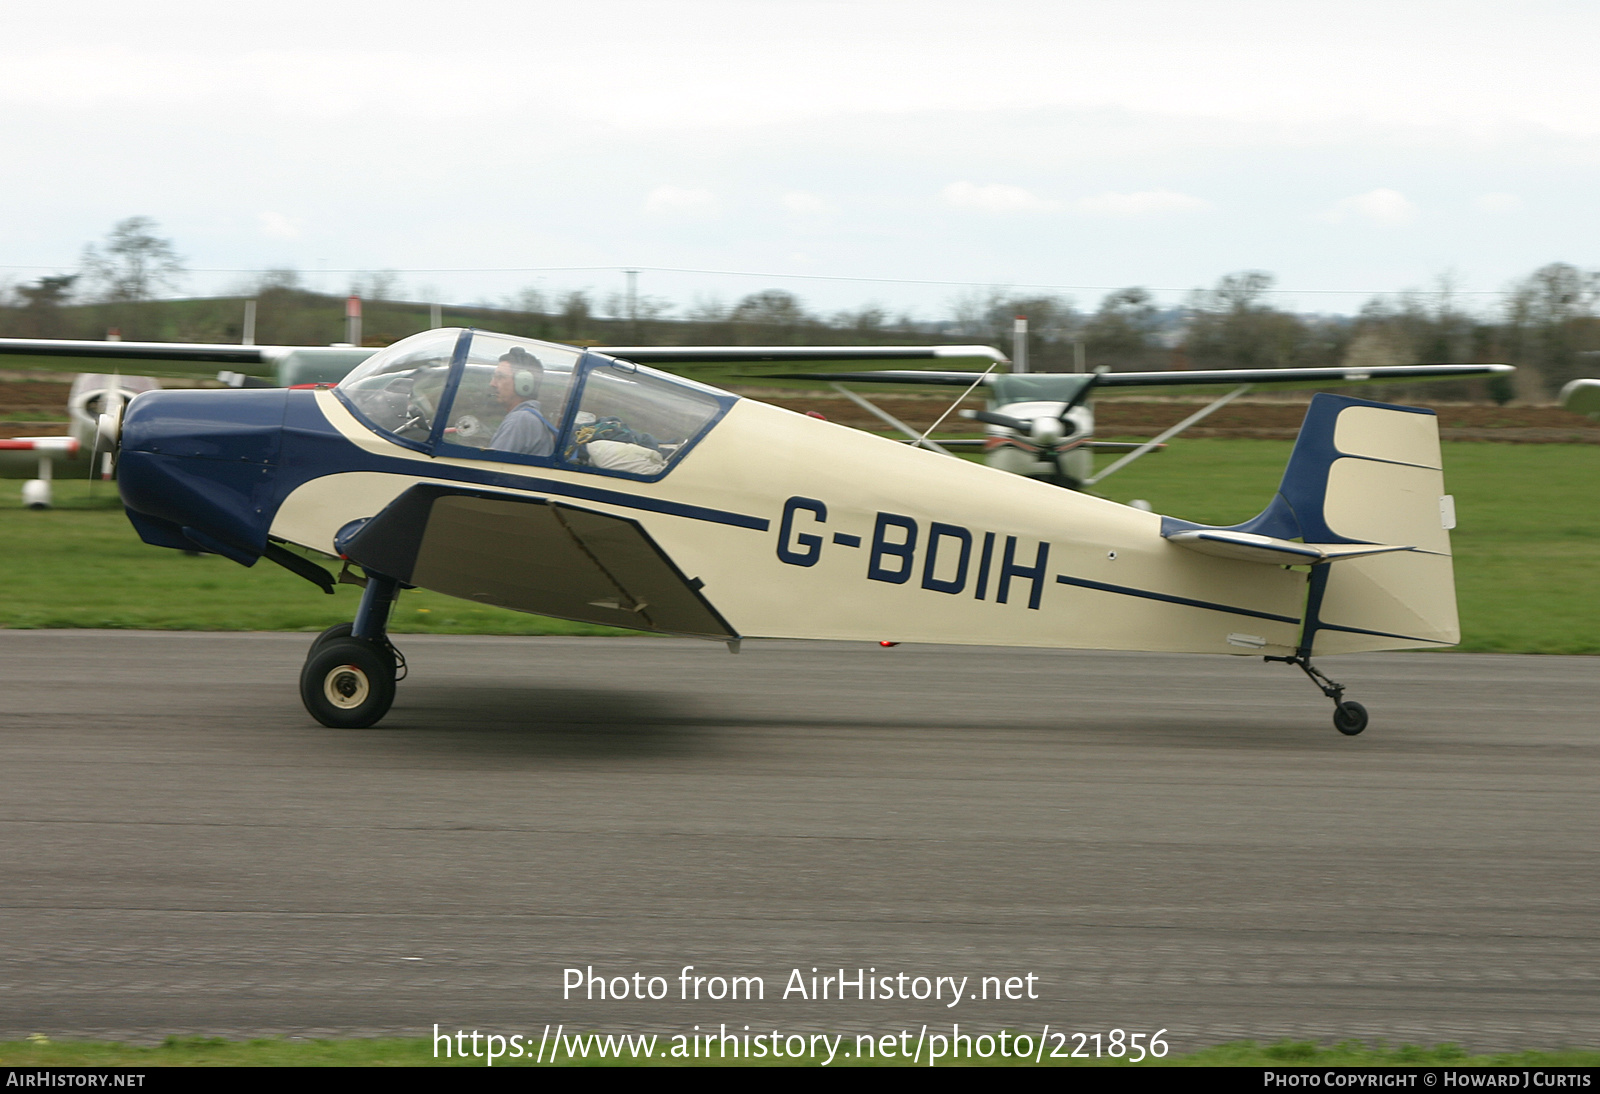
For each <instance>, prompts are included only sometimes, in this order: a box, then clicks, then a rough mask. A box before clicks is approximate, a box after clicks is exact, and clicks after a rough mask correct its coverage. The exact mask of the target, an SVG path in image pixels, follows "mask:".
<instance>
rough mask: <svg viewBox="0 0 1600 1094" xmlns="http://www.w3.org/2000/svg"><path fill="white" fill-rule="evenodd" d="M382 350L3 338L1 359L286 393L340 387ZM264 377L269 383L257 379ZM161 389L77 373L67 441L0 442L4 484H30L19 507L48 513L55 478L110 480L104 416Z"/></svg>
mask: <svg viewBox="0 0 1600 1094" xmlns="http://www.w3.org/2000/svg"><path fill="white" fill-rule="evenodd" d="M376 352H378V351H377V350H376V349H360V348H356V347H351V346H238V345H232V344H227V343H224V344H220V345H207V344H203V343H189V342H123V341H120V340H114V339H108V340H106V341H103V342H102V341H89V340H75V339H58V338H0V357H7V358H13V359H14V358H22V360H21V361H19V362H17V363H18V364H20V366H21V367H27V364H28V363H29V362H28V360H27V359H28V358H36V359H43V362H42V363H55V362H57V361H59V360H61V359H63V358H66V359H72V360H81V361H83V362H85V363H86V364H90V365H94V364H99V363H101V362H106V361H114V362H117V363H118V364H119V365H120V364H121V363H122V362H128V363H129V364H130V365H132V366H133V367H136V368H137V367H145V368H150V369H152V370H159V371H161V372H163V373H166V374H169V375H170V374H179V375H183V374H190V375H199V376H205V377H206V378H209V377H210V375H211V373H212V371H213V370H214V369H215V367H216V366H217V365H218V364H229V365H234V366H236V367H238V368H247V369H251V370H252V372H253V373H255V375H247V374H246V373H242V372H224V373H223V374H222V377H223V379H224V382H232V383H233V384H234V385H235V386H239V385H248V386H265V387H288V386H291V385H293V384H302V383H317V382H327V383H336V382H338V381H339V380H340V379H342V378H343V377H344V375H345V374H346V373H348V372H349V371H350V370H351V369H353V368H355V367H356V366H357V365H359V364H360V363H361V362H362V361H365V360H366V359H367V358H368V357H371V356H372V355H373V354H374V353H376ZM262 373H265V375H266V378H263V377H262V376H261V375H260V374H262ZM160 386H161V381H160V380H159V379H158V378H157V377H154V376H123V375H121V374H105V373H98V372H84V373H79V374H78V376H77V378H76V379H74V380H73V383H72V390H71V391H70V392H69V393H68V395H67V417H68V427H67V435H66V436H64V437H12V438H0V478H8V479H27V480H28V481H27V482H26V483H24V484H23V487H22V502H23V504H24V505H25V506H27V507H28V508H30V509H48V508H50V506H51V504H52V503H53V501H54V497H53V494H54V491H53V489H52V482H53V481H54V479H55V478H57V477H66V478H85V477H88V478H93V477H96V476H98V477H102V478H109V477H110V474H109V464H107V462H106V459H105V457H106V449H105V448H104V447H103V446H97V444H96V435H97V429H98V422H99V418H100V416H101V415H102V414H111V415H113V416H116V415H119V414H120V413H121V409H122V407H123V406H124V405H126V403H127V402H128V400H130V399H132V398H133V397H134V396H135V395H138V394H139V393H140V392H143V391H151V390H154V389H156V388H159V387H160Z"/></svg>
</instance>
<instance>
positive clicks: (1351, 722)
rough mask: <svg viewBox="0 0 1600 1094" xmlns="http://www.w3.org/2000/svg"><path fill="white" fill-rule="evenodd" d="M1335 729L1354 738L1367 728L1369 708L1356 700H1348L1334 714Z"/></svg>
mask: <svg viewBox="0 0 1600 1094" xmlns="http://www.w3.org/2000/svg"><path fill="white" fill-rule="evenodd" d="M1333 728H1334V729H1337V730H1338V731H1339V732H1340V733H1343V734H1344V735H1345V736H1346V737H1354V736H1355V735H1356V734H1357V733H1360V732H1361V731H1362V730H1363V729H1366V728H1367V708H1366V707H1364V706H1362V705H1361V704H1360V703H1358V702H1356V701H1355V700H1354V699H1346V700H1345V701H1344V702H1342V703H1340V704H1339V706H1338V707H1337V709H1335V710H1334V712H1333Z"/></svg>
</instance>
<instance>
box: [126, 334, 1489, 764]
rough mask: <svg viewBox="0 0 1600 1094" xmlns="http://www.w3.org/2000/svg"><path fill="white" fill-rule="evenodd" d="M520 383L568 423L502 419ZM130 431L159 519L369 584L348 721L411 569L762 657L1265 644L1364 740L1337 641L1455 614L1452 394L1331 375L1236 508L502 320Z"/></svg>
mask: <svg viewBox="0 0 1600 1094" xmlns="http://www.w3.org/2000/svg"><path fill="white" fill-rule="evenodd" d="M529 359H535V360H536V365H535V366H534V367H533V368H529V367H527V366H526V365H523V364H519V363H518V362H523V361H527V360H529ZM535 369H536V370H537V371H535ZM519 370H520V372H521V373H522V374H520V375H519V374H518V373H519ZM513 390H515V393H516V396H515V398H513V397H511V396H510V395H509V393H510V392H511V391H513ZM517 399H524V400H530V401H532V402H534V403H535V404H536V406H535V411H536V412H537V413H538V414H539V416H540V420H541V421H546V422H547V423H549V425H550V426H551V432H550V433H549V434H547V435H545V439H546V440H549V441H551V442H553V443H551V444H548V445H544V446H543V447H534V448H516V447H513V446H509V445H510V442H502V441H501V437H502V435H503V431H502V429H501V428H500V427H501V425H502V424H503V423H502V419H507V418H509V417H510V416H511V415H512V414H514V413H519V412H521V409H522V404H518V405H516V406H513V405H512V404H513V403H516V400H517ZM511 432H512V433H514V432H515V431H514V430H513V431H511ZM104 433H105V435H106V437H107V439H108V441H115V442H116V443H117V444H118V446H119V448H118V451H119V452H120V455H119V457H118V459H119V466H120V477H119V486H120V490H121V494H122V498H123V502H124V505H125V507H126V509H127V512H128V516H129V519H130V520H131V521H132V523H133V525H134V527H135V528H136V529H137V531H138V533H139V535H140V536H141V538H143V539H144V540H145V541H146V542H147V543H151V544H154V545H157V546H164V547H170V548H176V549H182V550H194V549H196V548H198V549H200V550H204V551H208V552H212V553H215V554H220V555H223V556H225V557H227V558H231V559H233V560H234V561H236V562H239V563H240V564H242V565H246V566H250V565H254V564H255V563H256V562H258V561H259V560H260V559H263V558H265V559H267V560H269V561H271V562H274V563H277V564H279V565H282V566H284V567H285V568H287V569H289V570H291V571H293V572H294V573H296V574H298V575H300V576H301V577H304V578H306V579H307V580H308V581H310V582H312V583H314V584H316V585H318V586H320V587H322V588H323V589H324V590H325V591H328V592H331V591H332V590H333V586H334V584H335V581H336V579H335V577H334V576H333V574H332V573H330V572H329V571H328V570H326V569H324V568H323V566H321V565H319V564H318V563H317V562H315V561H313V560H312V559H311V558H309V557H307V555H306V554H303V553H298V552H296V551H292V550H290V549H289V547H290V546H297V547H299V548H302V549H304V550H306V551H309V552H312V553H315V554H319V555H321V556H323V557H325V558H328V559H334V560H341V561H342V562H343V564H344V568H345V572H344V573H343V574H341V576H340V578H339V579H338V580H348V581H352V582H354V583H356V584H360V585H363V586H364V590H363V594H362V599H361V605H360V607H359V608H358V610H357V612H356V617H355V619H354V621H353V622H352V623H351V624H349V625H341V626H339V627H335V628H331V629H330V630H329V631H327V632H325V633H324V634H323V635H321V636H319V637H318V639H317V640H316V641H315V642H313V644H312V646H311V649H310V651H309V653H308V655H307V659H306V663H305V666H304V668H303V669H302V672H301V678H300V690H301V698H302V700H303V701H304V702H305V704H306V708H307V710H308V711H310V713H311V714H312V715H313V716H314V717H315V718H317V719H318V720H319V721H321V722H323V724H325V725H329V726H347V727H357V726H365V725H371V724H373V723H374V722H376V721H377V720H379V719H380V718H382V717H383V715H384V714H385V713H386V712H387V710H388V709H389V706H390V704H391V702H392V701H393V697H394V686H395V682H396V680H397V679H398V678H399V675H400V670H401V667H402V666H403V664H404V662H403V660H402V659H401V658H400V657H399V656H398V654H397V653H396V652H395V650H394V647H393V645H392V644H391V643H390V642H389V639H388V633H387V626H388V618H389V613H390V611H391V609H392V606H393V604H394V601H395V598H396V596H397V595H398V594H399V592H400V590H401V589H403V588H407V587H425V588H430V589H433V590H436V591H438V592H442V593H445V594H447V595H452V596H459V597H462V598H464V599H468V600H473V601H477V602H480V603H488V604H495V605H499V606H502V607H506V608H511V609H513V610H519V611H528V612H534V613H537V614H542V615H553V616H558V617H562V618H567V619H574V620H581V621H588V622H601V623H608V624H614V625H622V626H628V627H633V628H637V629H643V630H655V631H661V632H665V633H672V634H683V635H692V636H698V637H702V638H712V639H718V640H722V641H726V642H728V643H729V644H730V647H731V648H733V649H734V650H735V651H736V650H737V646H738V643H739V642H740V641H741V640H742V639H743V638H746V637H787V638H821V639H846V640H888V639H894V640H903V641H927V642H940V643H972V644H993V645H1013V646H1044V647H1055V648H1100V649H1124V650H1149V651H1181V652H1197V653H1234V654H1255V655H1259V656H1262V657H1264V658H1265V659H1267V660H1269V661H1279V662H1283V663H1287V664H1292V665H1295V666H1298V667H1299V668H1300V669H1302V670H1303V671H1304V672H1305V673H1306V674H1307V675H1308V676H1309V677H1310V678H1311V679H1312V680H1313V681H1314V682H1315V683H1316V685H1317V686H1318V687H1319V688H1320V689H1321V690H1322V691H1323V693H1324V694H1325V695H1327V696H1328V697H1329V698H1330V699H1332V700H1333V701H1334V703H1335V718H1334V722H1335V725H1336V727H1337V728H1338V729H1339V731H1340V732H1342V733H1345V734H1349V735H1353V734H1357V733H1360V732H1361V731H1362V730H1363V729H1364V728H1365V726H1366V724H1367V715H1366V711H1365V709H1364V708H1363V707H1362V706H1361V704H1359V703H1356V702H1353V701H1350V700H1346V699H1345V698H1344V688H1343V686H1341V685H1339V684H1336V683H1334V682H1333V681H1331V680H1329V679H1328V678H1327V677H1326V676H1325V675H1323V674H1322V673H1321V672H1320V671H1319V670H1318V669H1316V668H1314V667H1313V665H1312V663H1311V659H1312V656H1313V654H1314V653H1318V654H1320V653H1341V652H1356V651H1362V650H1381V649H1411V648H1429V647H1437V646H1446V645H1452V644H1454V643H1455V642H1456V641H1457V640H1458V639H1459V628H1458V624H1457V620H1456V609H1455V591H1454V585H1453V580H1452V577H1451V561H1450V543H1449V529H1450V528H1451V527H1453V526H1454V517H1453V513H1454V507H1453V503H1452V502H1451V499H1450V498H1449V497H1448V496H1446V495H1445V494H1444V493H1443V476H1442V471H1441V469H1440V462H1439V443H1438V430H1437V427H1436V424H1435V419H1434V417H1433V414H1432V412H1430V411H1425V410H1417V409H1415V408H1408V407H1393V406H1386V405H1384V404H1381V403H1372V402H1367V401H1364V400H1359V399H1351V398H1346V397H1341V396H1335V395H1328V394H1319V395H1317V396H1315V397H1314V398H1313V400H1312V402H1311V404H1310V407H1309V409H1308V412H1307V417H1306V424H1305V425H1304V427H1303V428H1302V430H1301V434H1300V439H1299V441H1298V442H1297V443H1296V446H1295V449H1294V452H1293V455H1292V456H1291V458H1290V462H1289V466H1288V468H1287V469H1286V471H1285V474H1284V479H1283V483H1282V485H1281V487H1280V489H1279V493H1278V495H1277V496H1276V497H1275V498H1274V499H1273V500H1272V501H1271V503H1270V504H1269V505H1268V506H1267V508H1266V509H1265V510H1263V512H1262V513H1261V514H1260V516H1258V517H1256V518H1255V519H1253V520H1251V521H1247V522H1245V523H1244V524H1241V525H1237V526H1233V527H1227V528H1221V527H1209V526H1204V525H1198V524H1195V523H1192V522H1188V521H1183V520H1177V519H1175V518H1170V517H1160V516H1157V515H1155V514H1153V513H1148V512H1142V511H1140V510H1137V509H1134V508H1131V507H1128V506H1122V505H1117V504H1115V503H1113V502H1110V501H1106V500H1103V499H1100V498H1095V497H1091V496H1088V495H1086V494H1082V493H1074V492H1069V491H1062V490H1058V489H1054V488H1052V487H1049V486H1046V485H1044V484H1041V483H1038V482H1034V481H1030V480H1028V479H1026V478H1024V477H1019V476H1015V475H1008V474H1001V473H997V472H996V471H994V470H993V469H990V468H986V467H982V466H979V465H976V464H973V463H970V462H968V461H964V460H954V459H948V458H941V457H939V456H938V455H937V454H934V453H930V452H926V451H921V450H918V449H916V448H914V447H912V446H907V445H903V444H900V443H897V442H894V441H890V440H888V439H885V438H883V437H878V436H874V435H872V434H868V433H865V432H862V431H860V430H854V429H848V428H844V427H841V426H838V425H835V424H833V423H830V422H826V421H819V420H818V419H816V418H814V417H811V416H809V415H804V414H796V413H794V412H792V411H788V410H784V409H782V408H779V407H774V406H770V405H767V404H764V403H760V402H757V401H755V400H753V399H748V398H741V397H739V396H737V395H733V394H731V393H729V392H725V391H719V390H717V389H715V388H712V387H708V386H706V385H702V384H698V383H695V382H693V381H689V380H685V379H683V378H682V377H677V376H673V375H670V374H667V373H663V372H657V371H655V370H653V369H650V368H647V367H644V366H641V365H640V364H639V363H637V362H635V361H631V360H627V359H624V358H620V357H616V356H612V355H609V354H604V353H599V352H596V351H593V350H589V351H584V350H581V349H577V348H574V347H566V346H559V345H554V344H551V343H541V342H535V341H533V340H531V339H520V338H513V337H509V336H502V335H494V334H489V333H486V332H482V331H463V330H437V331H430V332H427V333H425V334H421V335H416V336H414V337H412V338H409V339H405V340H403V341H401V342H398V343H396V344H395V345H393V346H390V347H388V348H387V349H385V350H383V351H382V352H381V353H379V354H377V355H375V356H373V357H372V358H371V359H369V360H368V361H367V362H365V363H364V364H363V365H362V366H361V367H360V368H358V369H356V370H355V371H354V372H352V373H351V374H350V375H349V376H347V377H346V378H345V379H344V380H343V381H341V382H340V384H339V386H338V387H337V388H333V389H330V388H326V387H315V388H313V389H309V390H307V389H300V390H293V389H291V390H277V391H215V390H212V391H156V392H150V393H147V394H144V395H141V396H140V397H138V398H137V399H135V400H134V401H133V402H132V403H131V404H130V406H129V408H128V413H127V416H126V418H125V419H124V420H123V422H122V423H121V424H120V429H119V423H118V422H116V421H115V420H114V419H112V418H111V416H108V418H107V424H106V427H105V429H104ZM352 565H354V566H356V567H359V569H360V571H362V572H361V573H359V574H358V573H356V572H355V571H353V570H352V569H351V566H352Z"/></svg>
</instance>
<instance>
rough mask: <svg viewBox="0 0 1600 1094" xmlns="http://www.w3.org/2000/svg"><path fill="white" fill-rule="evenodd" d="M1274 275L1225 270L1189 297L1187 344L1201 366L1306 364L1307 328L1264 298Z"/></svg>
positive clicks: (1293, 316)
mask: <svg viewBox="0 0 1600 1094" xmlns="http://www.w3.org/2000/svg"><path fill="white" fill-rule="evenodd" d="M1271 288H1272V275H1271V274H1269V273H1264V272H1262V271H1261V270H1246V271H1245V272H1243V273H1236V274H1228V275H1227V276H1226V277H1223V278H1222V279H1221V280H1220V281H1218V282H1217V287H1216V288H1214V289H1200V290H1197V291H1196V292H1194V293H1192V294H1191V295H1190V297H1189V326H1188V331H1187V347H1186V348H1187V350H1188V353H1189V356H1190V357H1191V358H1192V359H1193V361H1194V363H1195V364H1197V365H1199V366H1200V367H1201V368H1286V367H1289V366H1293V365H1299V364H1305V363H1306V362H1305V360H1303V358H1304V356H1305V349H1306V342H1307V340H1308V336H1309V334H1310V332H1309V330H1308V329H1307V327H1306V325H1305V324H1304V323H1302V322H1301V321H1300V319H1299V318H1298V317H1297V316H1295V315H1291V314H1290V313H1288V312H1283V311H1279V310H1277V309H1276V308H1274V307H1272V306H1271V305H1269V304H1267V303H1265V302H1264V299H1263V298H1264V297H1265V296H1266V293H1267V291H1268V290H1269V289H1271Z"/></svg>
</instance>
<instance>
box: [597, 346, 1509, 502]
mask: <svg viewBox="0 0 1600 1094" xmlns="http://www.w3.org/2000/svg"><path fill="white" fill-rule="evenodd" d="M605 352H608V353H615V354H617V355H619V356H623V357H626V356H628V354H629V353H630V352H634V351H633V350H631V349H629V348H618V349H608V350H606V351H605ZM675 352H678V353H680V354H687V353H688V352H690V351H687V350H679V351H675ZM693 352H696V353H700V354H706V355H710V354H715V353H717V352H718V351H717V350H714V349H709V348H708V349H700V350H695V351H693ZM731 352H733V353H735V354H737V353H742V352H748V351H738V350H735V351H731ZM643 359H646V358H641V360H643ZM735 359H738V358H735ZM651 360H660V358H653V359H651ZM1514 371H1516V370H1515V369H1514V368H1513V367H1512V366H1511V365H1490V364H1483V365H1480V364H1470V365H1384V366H1376V367H1372V368H1347V367H1336V368H1270V369H1192V370H1182V371H1179V370H1172V371H1166V372H1111V371H1109V370H1108V369H1105V368H1101V369H1097V370H1096V371H1094V372H1092V373H1060V372H1056V373H1015V372H1000V371H997V370H995V369H993V368H991V369H990V370H989V371H987V372H982V373H974V372H954V371H952V372H943V371H939V372H932V371H922V372H918V371H887V372H838V373H818V372H806V373H798V372H796V373H778V374H773V377H774V378H782V379H805V380H826V381H829V382H830V383H831V384H832V386H833V387H834V389H835V390H837V391H838V392H839V393H840V394H842V395H844V396H846V397H847V398H849V399H852V400H853V401H855V402H856V403H857V404H858V405H860V406H862V407H863V408H864V409H867V410H869V411H871V412H872V413H874V414H876V415H877V416H878V417H879V418H882V419H883V420H884V421H886V422H888V423H889V424H890V425H892V426H894V427H895V428H897V429H899V430H901V431H902V432H904V433H906V435H907V436H908V437H909V438H910V440H911V441H912V443H915V444H917V445H919V446H920V447H923V448H931V449H933V450H935V451H945V450H947V449H950V448H956V447H967V448H972V447H981V448H982V449H983V450H984V453H985V455H984V462H985V463H987V464H988V465H989V466H990V467H994V468H998V469H999V470H1002V471H1010V472H1012V473H1014V474H1018V475H1025V476H1027V477H1029V478H1034V479H1039V480H1042V481H1044V482H1048V483H1051V484H1053V485H1055V486H1064V487H1067V488H1069V489H1073V490H1087V489H1089V488H1091V487H1093V486H1095V485H1096V484H1097V483H1100V482H1101V481H1103V480H1104V479H1106V478H1107V477H1108V476H1110V475H1114V474H1116V473H1117V472H1118V471H1120V470H1122V469H1123V468H1124V467H1126V466H1128V464H1130V463H1132V462H1133V461H1134V460H1136V459H1138V458H1139V457H1141V456H1143V455H1144V454H1145V453H1147V452H1150V451H1153V450H1155V449H1157V448H1160V447H1161V446H1163V445H1164V444H1165V443H1166V442H1167V441H1169V440H1171V439H1172V438H1173V437H1176V436H1177V435H1178V434H1180V433H1182V432H1183V431H1184V430H1186V429H1188V428H1190V427H1191V426H1193V425H1196V424H1197V423H1199V422H1201V421H1203V420H1204V419H1205V418H1206V417H1207V416H1209V415H1210V414H1212V413H1214V412H1215V411H1217V410H1220V409H1221V408H1222V407H1224V406H1226V405H1227V404H1228V403H1230V402H1232V401H1233V400H1234V399H1237V398H1238V397H1239V396H1241V395H1244V394H1245V393H1246V392H1249V391H1251V390H1253V389H1255V388H1270V389H1274V390H1287V389H1296V388H1299V389H1306V388H1328V387H1347V386H1351V385H1357V384H1368V383H1426V382H1433V381H1440V380H1471V379H1481V378H1484V377H1488V376H1494V375H1502V374H1505V373H1509V372H1514ZM846 383H857V384H861V383H870V384H915V385H929V384H931V385H938V386H943V387H964V388H966V391H965V392H963V393H962V394H963V397H965V395H966V394H967V393H970V392H972V391H974V390H977V389H978V388H982V389H984V394H985V395H986V396H987V398H988V402H989V406H988V408H987V409H985V410H976V411H974V410H964V411H961V416H962V417H965V418H970V419H974V420H976V421H979V422H982V423H983V424H984V425H985V426H986V427H987V430H986V433H987V436H985V437H984V438H983V439H981V440H955V441H950V440H941V441H937V442H935V441H932V440H929V439H928V434H929V433H931V432H932V429H929V430H925V431H922V432H920V433H919V432H917V431H916V430H913V429H911V428H910V427H909V426H907V425H905V424H903V423H901V422H898V421H896V420H895V419H894V418H892V417H890V416H889V415H888V414H886V413H885V412H884V411H883V410H882V409H881V408H879V407H877V406H875V405H873V404H872V403H871V402H869V401H868V400H867V399H865V398H863V397H862V396H861V395H859V394H857V393H856V392H854V391H851V390H850V389H848V388H846V387H844V386H843V385H844V384H846ZM1216 385H1222V386H1226V387H1228V388H1230V389H1231V390H1229V391H1228V392H1226V393H1225V394H1223V395H1222V396H1221V397H1220V398H1217V399H1214V400H1213V401H1212V402H1210V403H1208V404H1207V405H1206V406H1204V407H1202V408H1201V409H1199V410H1197V411H1195V412H1194V413H1193V414H1191V415H1189V416H1188V417H1186V418H1184V419H1183V421H1181V422H1179V423H1178V424H1177V425H1174V426H1173V427H1172V428H1170V429H1168V430H1166V431H1165V432H1163V433H1161V434H1160V435H1159V436H1157V437H1154V438H1152V439H1151V440H1148V441H1144V442H1142V443H1124V442H1106V441H1096V440H1095V439H1094V409H1093V406H1092V404H1091V398H1092V396H1093V395H1094V394H1095V393H1096V392H1098V391H1127V390H1138V391H1145V390H1148V391H1150V392H1151V393H1152V394H1155V393H1160V394H1169V393H1173V392H1177V393H1182V392H1183V391H1184V390H1185V389H1189V390H1196V389H1198V390H1204V389H1205V388H1207V387H1214V386H1216ZM957 401H958V402H959V400H957ZM941 421H942V419H941ZM936 424H937V423H936ZM1097 449H1102V450H1103V449H1111V450H1121V451H1125V452H1126V453H1127V454H1126V455H1124V456H1123V457H1122V458H1121V459H1119V460H1117V461H1116V462H1114V463H1112V464H1111V465H1109V466H1108V467H1105V468H1104V469H1102V470H1100V471H1098V472H1096V471H1095V468H1094V452H1095V450H1097Z"/></svg>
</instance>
